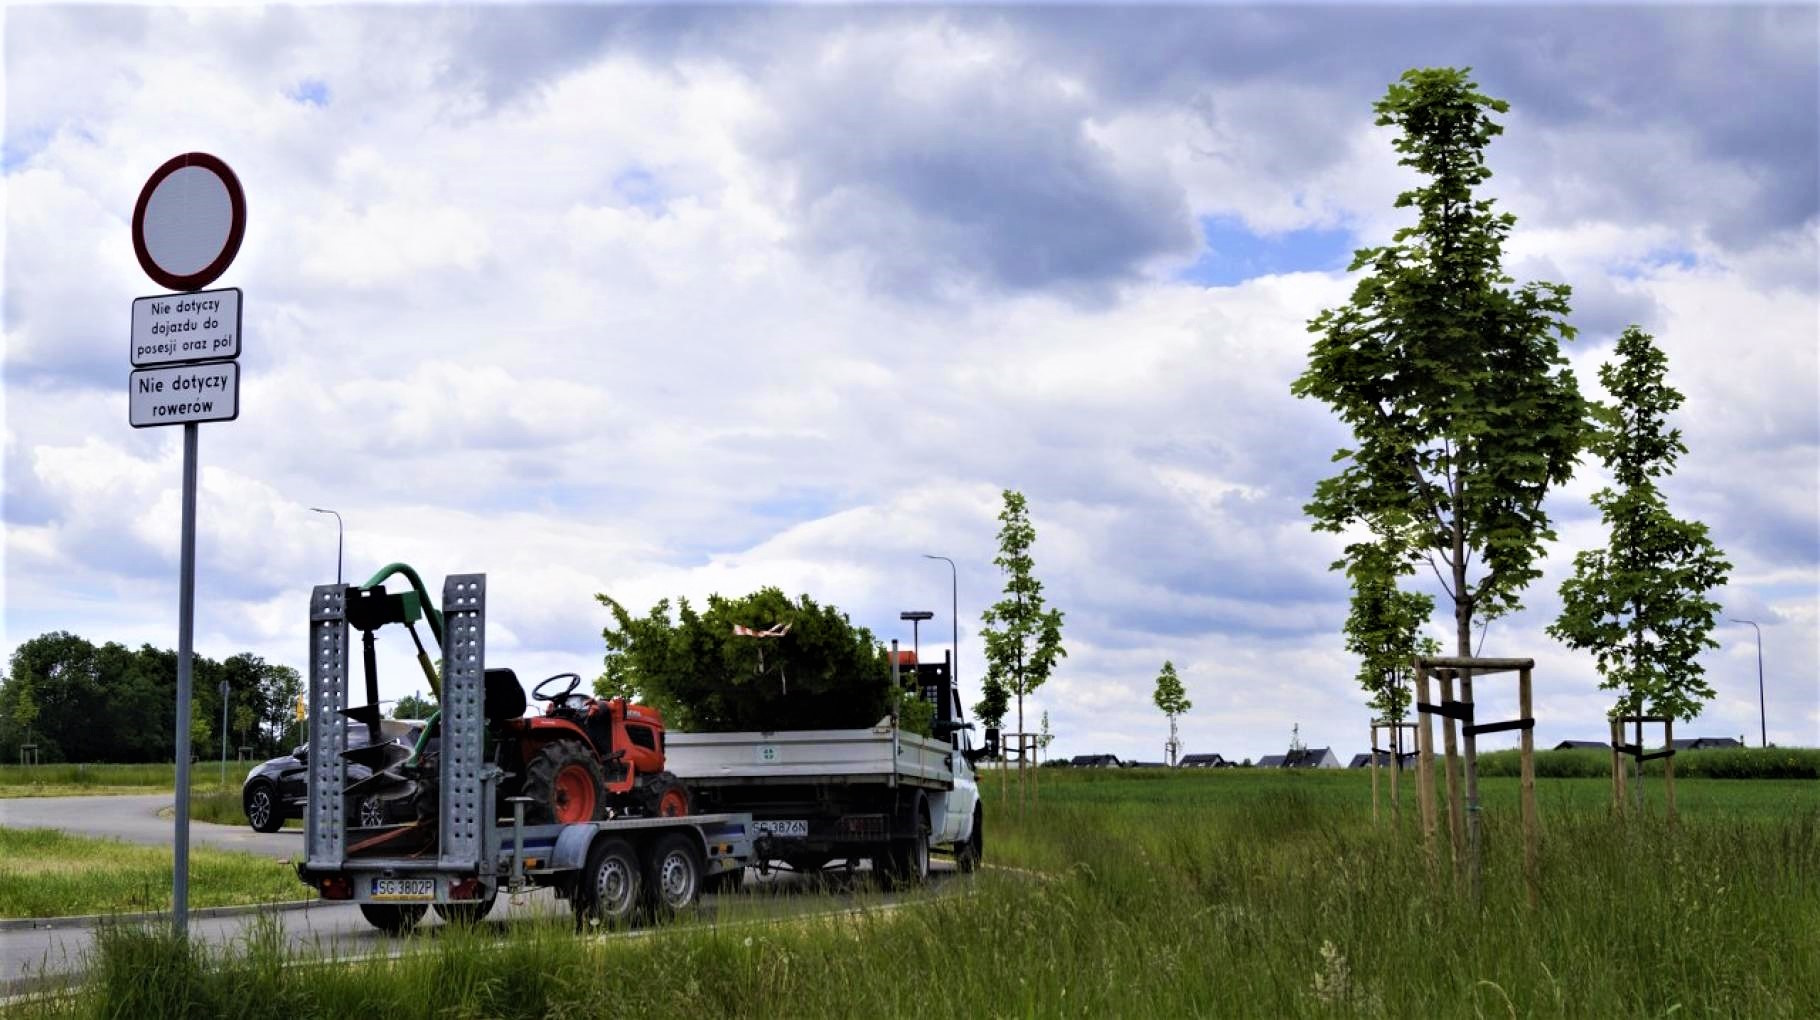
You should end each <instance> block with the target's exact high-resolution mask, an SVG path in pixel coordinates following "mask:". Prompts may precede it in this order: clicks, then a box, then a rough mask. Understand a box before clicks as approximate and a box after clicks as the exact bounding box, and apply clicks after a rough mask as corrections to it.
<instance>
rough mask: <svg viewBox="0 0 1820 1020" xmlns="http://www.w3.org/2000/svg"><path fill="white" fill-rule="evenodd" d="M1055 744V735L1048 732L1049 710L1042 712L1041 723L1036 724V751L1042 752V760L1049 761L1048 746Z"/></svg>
mask: <svg viewBox="0 0 1820 1020" xmlns="http://www.w3.org/2000/svg"><path fill="white" fill-rule="evenodd" d="M1054 742H1055V734H1054V733H1051V732H1050V731H1049V710H1048V709H1044V710H1043V718H1042V721H1041V722H1038V723H1037V724H1036V749H1037V750H1038V751H1040V752H1042V755H1043V760H1044V761H1048V760H1049V745H1050V744H1052V743H1054Z"/></svg>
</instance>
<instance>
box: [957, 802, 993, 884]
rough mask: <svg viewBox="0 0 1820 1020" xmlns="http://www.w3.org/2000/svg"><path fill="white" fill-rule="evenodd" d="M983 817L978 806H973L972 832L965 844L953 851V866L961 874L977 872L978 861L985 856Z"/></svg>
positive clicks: (984, 820) (984, 821)
mask: <svg viewBox="0 0 1820 1020" xmlns="http://www.w3.org/2000/svg"><path fill="white" fill-rule="evenodd" d="M985 823H986V819H985V815H984V813H983V812H981V811H980V808H979V805H978V804H975V805H974V806H973V832H972V833H971V834H969V835H968V836H967V842H965V843H962V844H961V845H960V846H959V847H957V848H956V849H955V852H954V864H955V866H956V867H958V868H959V869H960V870H961V874H963V875H970V874H972V873H973V872H975V871H977V870H978V869H979V866H980V859H981V858H982V857H984V856H985V855H986V834H985V832H984V826H985Z"/></svg>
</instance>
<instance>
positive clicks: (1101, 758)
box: [1073, 754, 1119, 765]
mask: <svg viewBox="0 0 1820 1020" xmlns="http://www.w3.org/2000/svg"><path fill="white" fill-rule="evenodd" d="M1073 763H1074V764H1076V765H1117V764H1119V756H1118V755H1116V754H1077V755H1075V756H1074V758H1073Z"/></svg>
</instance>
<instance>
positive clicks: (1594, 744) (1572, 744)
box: [1555, 740, 1611, 751]
mask: <svg viewBox="0 0 1820 1020" xmlns="http://www.w3.org/2000/svg"><path fill="white" fill-rule="evenodd" d="M1578 747H1590V748H1596V749H1598V750H1602V751H1609V750H1611V745H1610V744H1608V743H1606V742H1605V741H1603V740H1563V741H1561V742H1560V743H1559V744H1556V745H1555V750H1557V751H1571V750H1573V749H1574V748H1578Z"/></svg>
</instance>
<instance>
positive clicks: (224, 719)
mask: <svg viewBox="0 0 1820 1020" xmlns="http://www.w3.org/2000/svg"><path fill="white" fill-rule="evenodd" d="M228 690H229V688H228V682H227V681H226V680H223V681H221V787H222V789H226V788H227V731H228V713H227V710H228Z"/></svg>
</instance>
